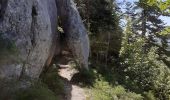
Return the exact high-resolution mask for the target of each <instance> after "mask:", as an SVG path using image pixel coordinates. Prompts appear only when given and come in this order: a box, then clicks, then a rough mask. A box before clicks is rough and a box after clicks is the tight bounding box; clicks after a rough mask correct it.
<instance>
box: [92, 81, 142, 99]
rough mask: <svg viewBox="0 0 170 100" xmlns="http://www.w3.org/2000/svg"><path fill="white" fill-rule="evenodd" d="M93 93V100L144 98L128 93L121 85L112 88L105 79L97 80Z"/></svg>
mask: <svg viewBox="0 0 170 100" xmlns="http://www.w3.org/2000/svg"><path fill="white" fill-rule="evenodd" d="M91 93H92V95H91V97H90V98H91V99H92V100H142V98H143V97H142V96H141V95H140V94H136V93H132V92H127V91H126V89H124V88H123V87H122V86H121V85H118V86H114V87H112V86H111V85H109V83H108V82H106V81H104V80H103V79H102V80H96V83H95V84H94V87H93V88H92V89H91Z"/></svg>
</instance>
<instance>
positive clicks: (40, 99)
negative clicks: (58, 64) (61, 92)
mask: <svg viewBox="0 0 170 100" xmlns="http://www.w3.org/2000/svg"><path fill="white" fill-rule="evenodd" d="M16 100H58V99H57V97H56V96H55V94H54V93H53V92H52V91H51V90H49V89H48V87H47V86H45V85H44V84H42V83H36V84H34V85H32V86H31V87H30V88H28V89H26V90H20V91H18V93H17V97H16Z"/></svg>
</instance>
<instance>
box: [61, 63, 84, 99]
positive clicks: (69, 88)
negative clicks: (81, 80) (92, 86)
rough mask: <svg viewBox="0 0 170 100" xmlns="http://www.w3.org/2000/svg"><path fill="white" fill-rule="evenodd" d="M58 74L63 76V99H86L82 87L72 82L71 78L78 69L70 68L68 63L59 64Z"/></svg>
mask: <svg viewBox="0 0 170 100" xmlns="http://www.w3.org/2000/svg"><path fill="white" fill-rule="evenodd" d="M59 66H60V69H59V75H60V76H61V77H62V78H63V82H64V89H65V95H64V97H63V99H64V100H86V96H85V92H84V89H83V88H81V87H80V86H78V85H75V84H72V82H71V79H72V77H73V75H74V74H76V73H77V72H78V71H76V70H75V69H73V68H71V66H70V65H59Z"/></svg>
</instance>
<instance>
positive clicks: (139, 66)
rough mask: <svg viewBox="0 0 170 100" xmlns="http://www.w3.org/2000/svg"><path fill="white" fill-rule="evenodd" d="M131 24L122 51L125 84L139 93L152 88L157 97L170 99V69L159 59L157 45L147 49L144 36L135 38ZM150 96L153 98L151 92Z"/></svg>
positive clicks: (165, 99) (126, 32) (126, 31)
mask: <svg viewBox="0 0 170 100" xmlns="http://www.w3.org/2000/svg"><path fill="white" fill-rule="evenodd" d="M130 26H131V23H130V21H128V24H127V28H126V30H125V33H124V34H125V35H124V38H123V41H122V49H121V51H120V57H121V59H122V62H121V68H120V69H121V70H122V73H121V74H122V75H124V76H122V77H124V79H123V82H124V84H126V86H127V87H128V88H129V89H131V90H133V91H136V92H138V93H143V92H144V91H150V90H152V91H153V93H154V96H155V97H157V98H159V99H161V100H168V99H170V98H169V96H170V94H169V93H170V91H169V89H170V84H169V82H170V78H169V76H170V70H169V69H168V67H167V66H166V65H165V64H164V62H163V61H162V60H160V59H159V55H158V54H157V53H158V52H157V48H156V47H151V48H150V49H148V50H146V49H145V48H146V47H145V43H146V41H145V39H144V38H142V37H140V36H138V37H135V38H133V36H134V34H133V32H132V31H131V29H130ZM132 40H133V41H132ZM154 96H153V97H154ZM149 97H150V98H153V97H152V96H151V95H150V94H149Z"/></svg>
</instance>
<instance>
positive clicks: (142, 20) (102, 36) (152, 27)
mask: <svg viewBox="0 0 170 100" xmlns="http://www.w3.org/2000/svg"><path fill="white" fill-rule="evenodd" d="M75 2H76V5H77V7H78V10H79V12H80V15H81V17H82V19H83V21H84V24H85V25H86V28H87V29H88V34H89V37H90V47H91V52H90V67H91V68H92V71H93V72H92V73H93V75H94V73H95V75H94V76H95V79H96V80H95V82H94V83H93V85H94V87H93V88H92V89H91V91H92V94H93V96H94V98H93V100H142V99H144V100H169V99H170V69H169V67H170V51H168V49H167V48H168V46H169V45H168V39H169V33H170V27H169V26H168V25H166V22H164V21H163V19H161V18H160V17H162V16H164V17H170V9H169V5H170V1H169V0H165V1H157V0H137V1H136V2H130V0H129V1H128V0H124V2H123V3H119V2H120V1H119V0H75ZM122 7H123V9H122ZM91 75H92V74H91ZM94 76H93V77H94Z"/></svg>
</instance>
